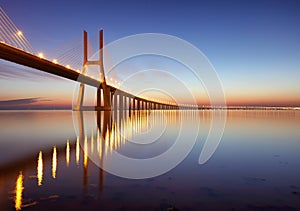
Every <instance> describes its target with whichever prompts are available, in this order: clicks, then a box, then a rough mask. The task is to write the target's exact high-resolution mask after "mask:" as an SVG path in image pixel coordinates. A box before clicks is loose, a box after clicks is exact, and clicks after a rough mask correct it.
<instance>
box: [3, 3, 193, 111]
mask: <svg viewBox="0 0 300 211" xmlns="http://www.w3.org/2000/svg"><path fill="white" fill-rule="evenodd" d="M0 9H1V8H0ZM0 13H1V14H2V16H4V18H2V19H1V25H3V26H6V25H9V24H10V25H13V23H9V24H6V23H5V22H11V21H10V19H9V18H8V17H7V16H6V14H5V13H4V11H3V10H2V9H1V10H0ZM3 14H4V15H3ZM5 19H6V20H5ZM6 27H7V26H6ZM11 28H12V29H9V30H7V31H10V32H11V31H15V32H14V33H13V34H15V35H17V36H19V35H20V36H21V35H22V32H21V31H19V30H17V28H16V27H11ZM2 31H3V32H2V34H4V35H6V36H9V33H10V32H6V31H5V29H4V27H3V29H2ZM83 35H84V36H83V39H84V42H83V43H84V47H83V62H82V72H78V71H76V70H74V69H71V68H70V67H68V66H63V65H60V64H58V63H57V61H50V60H47V59H45V58H43V56H41V55H35V54H33V53H31V52H29V51H27V50H25V49H22V48H18V47H15V46H13V45H12V44H11V43H13V42H10V43H6V42H5V41H3V40H1V39H0V59H3V60H6V61H10V62H13V63H16V64H19V65H23V66H26V67H31V68H34V69H37V70H40V71H43V72H46V73H50V74H53V75H56V76H59V77H62V78H66V79H69V80H72V81H76V82H79V83H80V87H79V93H78V99H77V103H76V106H75V107H74V108H73V109H74V110H79V111H80V110H97V111H109V110H125V109H129V110H149V109H150V110H152V109H154V110H155V109H198V107H197V106H195V105H186V104H182V105H178V104H177V103H173V102H169V103H165V102H160V101H158V100H153V99H147V98H145V97H141V96H136V95H134V94H132V93H129V92H128V91H124V90H121V89H119V88H117V87H115V86H113V85H109V84H107V82H106V77H105V71H104V65H103V62H104V61H103V52H104V51H103V30H102V29H101V30H100V32H99V59H98V60H94V61H90V60H88V38H87V32H86V31H84V33H83ZM0 38H1V36H0ZM14 39H16V38H14V37H12V38H10V40H12V41H13V40H14ZM16 42H18V43H21V44H22V42H21V41H20V40H19V39H18V40H17V41H16ZM21 46H22V47H23V46H24V48H25V47H26V46H29V45H28V44H27V43H24V44H23V45H21ZM88 66H98V67H99V71H100V79H99V80H98V79H95V78H93V77H90V76H88V75H87V68H88ZM86 85H88V86H92V87H95V88H96V89H97V102H96V105H94V106H83V104H84V91H85V86H86ZM102 101H103V102H102Z"/></svg>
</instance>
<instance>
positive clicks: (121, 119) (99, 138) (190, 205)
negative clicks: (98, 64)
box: [0, 110, 300, 210]
mask: <svg viewBox="0 0 300 211" xmlns="http://www.w3.org/2000/svg"><path fill="white" fill-rule="evenodd" d="M227 115H228V116H227V123H226V127H225V131H224V135H223V138H222V140H221V142H220V144H219V145H218V147H217V149H216V151H215V152H214V154H213V156H212V157H211V158H210V159H209V160H208V161H207V162H206V163H205V164H203V165H200V164H199V163H198V160H199V154H200V152H201V150H202V148H203V145H204V142H205V139H206V136H207V134H208V132H209V129H210V123H211V117H212V111H208V110H207V111H183V112H179V111H148V112H131V113H130V114H129V113H128V112H124V114H122V115H121V114H120V113H117V114H116V113H114V114H112V117H111V115H110V114H107V113H104V112H102V113H100V115H99V114H98V116H97V114H96V113H95V112H83V113H75V112H72V111H1V112H0V210H54V209H55V210H177V209H178V210H300V112H297V111H228V112H227ZM198 126H199V128H198ZM98 128H99V129H98ZM197 129H199V131H198V132H197ZM194 133H197V134H198V136H197V137H196V138H197V139H196V143H195V145H194V147H193V149H192V151H191V152H190V153H189V154H188V156H187V157H186V158H185V159H184V160H183V161H182V162H181V163H180V164H179V165H177V166H176V167H175V168H173V169H171V170H170V171H168V172H167V173H165V174H163V175H160V176H157V177H153V178H147V179H138V180H137V179H126V178H122V177H118V176H115V175H113V174H110V173H108V172H106V171H105V170H103V169H102V168H99V167H98V165H99V164H100V165H103V166H105V167H106V168H108V167H110V166H113V165H114V166H115V167H117V168H120V169H125V170H126V168H127V166H124V164H123V163H122V162H119V166H118V163H117V164H116V163H115V162H114V157H113V156H114V153H115V152H119V153H120V154H122V155H126V156H127V157H132V158H136V159H146V158H151V157H155V156H157V155H160V154H162V153H163V152H165V151H167V150H168V149H169V148H170V147H172V146H173V145H174V143H175V141H176V138H177V137H178V136H181V137H182V139H183V140H184V141H186V144H187V145H188V144H191V143H192V141H193V140H192V139H193V134H194ZM168 159H170V160H172V159H173V157H169V158H168ZM174 159H175V158H174ZM162 162H164V161H162ZM95 163H96V164H98V165H96V164H95ZM159 164H160V163H157V165H158V166H159ZM134 170H138V166H137V169H134ZM127 171H129V173H131V170H127Z"/></svg>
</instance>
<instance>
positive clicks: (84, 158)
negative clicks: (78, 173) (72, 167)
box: [83, 136, 88, 168]
mask: <svg viewBox="0 0 300 211" xmlns="http://www.w3.org/2000/svg"><path fill="white" fill-rule="evenodd" d="M83 149H84V150H83V151H84V152H83V165H84V167H85V168H86V167H87V162H88V146H87V136H85V137H84V145H83Z"/></svg>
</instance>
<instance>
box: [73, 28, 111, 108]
mask: <svg viewBox="0 0 300 211" xmlns="http://www.w3.org/2000/svg"><path fill="white" fill-rule="evenodd" d="M92 65H94V66H99V69H100V82H101V83H100V87H98V88H97V105H96V106H95V107H94V106H93V107H86V106H83V99H84V89H85V84H84V83H81V84H80V87H79V93H78V99H77V104H76V106H75V108H74V110H77V111H78V110H104V111H105V110H111V99H110V98H111V94H110V90H109V87H108V86H107V84H106V79H105V73H104V65H103V29H101V30H100V31H99V59H98V60H94V61H89V60H88V36H87V32H86V31H85V30H84V32H83V70H82V74H83V75H85V74H86V72H87V67H88V66H92ZM101 89H102V93H103V106H101Z"/></svg>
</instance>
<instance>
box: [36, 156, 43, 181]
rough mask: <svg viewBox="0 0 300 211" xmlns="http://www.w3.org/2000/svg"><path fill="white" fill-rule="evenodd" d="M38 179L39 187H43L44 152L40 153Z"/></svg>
mask: <svg viewBox="0 0 300 211" xmlns="http://www.w3.org/2000/svg"><path fill="white" fill-rule="evenodd" d="M37 179H38V186H41V185H42V181H43V155H42V151H40V152H39V158H38V166H37Z"/></svg>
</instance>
